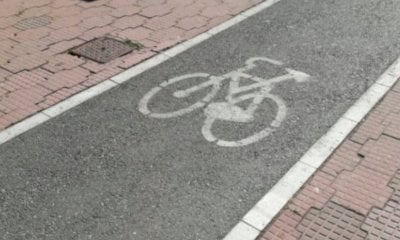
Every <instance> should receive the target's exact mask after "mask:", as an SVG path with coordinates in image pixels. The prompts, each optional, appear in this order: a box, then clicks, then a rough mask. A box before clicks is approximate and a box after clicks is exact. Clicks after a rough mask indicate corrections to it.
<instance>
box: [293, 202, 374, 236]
mask: <svg viewBox="0 0 400 240" xmlns="http://www.w3.org/2000/svg"><path fill="white" fill-rule="evenodd" d="M363 220H364V216H363V215H361V214H358V213H355V212H354V211H351V210H349V209H347V208H345V207H343V206H340V205H338V204H336V203H334V202H328V203H327V204H326V205H325V206H324V207H323V208H322V209H315V208H313V209H311V210H310V211H309V212H308V213H307V214H306V215H305V217H304V218H303V220H302V221H301V222H300V224H299V225H298V226H297V227H296V229H297V230H298V231H300V232H301V233H302V234H301V237H300V238H299V239H300V240H311V239H317V240H319V239H320V240H322V239H352V240H357V239H360V240H364V239H365V237H366V236H367V234H366V232H364V231H362V230H361V229H360V227H361V225H362V223H363Z"/></svg>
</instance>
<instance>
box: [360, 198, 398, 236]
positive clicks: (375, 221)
mask: <svg viewBox="0 0 400 240" xmlns="http://www.w3.org/2000/svg"><path fill="white" fill-rule="evenodd" d="M362 229H363V230H364V231H366V232H368V236H367V237H366V238H365V239H366V240H394V239H400V204H399V203H398V202H395V201H389V202H388V203H387V204H386V205H385V207H384V208H383V209H380V208H374V209H372V210H371V212H370V213H369V214H368V217H367V219H366V220H365V222H364V224H363V225H362Z"/></svg>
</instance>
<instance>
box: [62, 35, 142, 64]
mask: <svg viewBox="0 0 400 240" xmlns="http://www.w3.org/2000/svg"><path fill="white" fill-rule="evenodd" d="M138 48H139V46H137V47H136V46H133V45H130V44H128V43H125V42H122V41H119V40H117V39H113V38H110V37H102V38H96V39H94V40H91V41H89V42H87V43H84V44H83V45H80V46H78V47H75V48H73V49H71V50H70V51H69V52H70V54H72V55H76V56H80V57H84V58H87V59H90V60H93V61H95V62H98V63H106V62H109V61H111V60H113V59H116V58H119V57H121V56H123V55H125V54H128V53H130V52H132V51H133V50H135V49H138Z"/></svg>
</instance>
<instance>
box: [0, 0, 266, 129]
mask: <svg viewBox="0 0 400 240" xmlns="http://www.w3.org/2000/svg"><path fill="white" fill-rule="evenodd" d="M261 1H262V0H96V1H92V2H85V1H83V0H1V1H0V131H1V130H3V129H5V128H7V127H9V126H10V125H12V124H14V123H16V122H18V121H20V120H22V119H24V118H26V117H28V116H30V115H32V114H34V113H36V112H38V111H41V110H43V109H46V108H48V107H50V106H52V105H54V104H56V103H57V102H60V101H61V100H63V99H65V98H67V97H69V96H71V95H73V94H75V93H78V92H79V91H82V90H84V89H86V88H88V87H90V86H92V85H94V84H96V83H99V82H101V81H103V80H106V79H108V78H110V77H112V76H114V75H116V74H117V73H120V72H121V71H123V70H124V69H126V68H129V67H131V66H133V65H135V64H137V63H139V62H141V61H143V60H145V59H147V58H149V57H151V56H153V55H155V54H156V53H157V52H160V51H162V50H164V49H166V48H168V47H171V46H173V45H175V44H177V43H179V42H181V41H184V40H187V39H190V38H192V37H194V36H196V35H198V34H199V33H202V32H205V31H207V30H208V29H210V28H212V27H213V26H216V25H218V24H220V23H222V22H223V21H225V20H227V19H229V18H230V17H232V16H234V15H236V14H238V13H239V12H241V11H243V10H245V9H247V8H249V7H250V6H252V5H255V4H257V3H259V2H261ZM105 35H109V36H111V37H114V38H119V39H121V40H128V39H129V40H133V41H137V42H139V43H141V44H142V45H143V48H142V49H141V50H140V51H134V52H132V53H131V54H128V55H125V56H123V57H120V58H118V59H116V60H113V61H111V62H109V63H107V64H98V63H96V62H93V61H90V60H86V59H83V58H78V57H76V56H72V55H70V54H68V52H67V51H68V50H69V49H71V48H72V47H76V46H79V45H81V44H82V43H84V42H85V41H89V40H91V39H94V38H97V37H101V36H105Z"/></svg>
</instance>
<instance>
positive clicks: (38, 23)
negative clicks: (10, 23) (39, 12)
mask: <svg viewBox="0 0 400 240" xmlns="http://www.w3.org/2000/svg"><path fill="white" fill-rule="evenodd" d="M51 20H52V18H51V17H50V16H46V15H44V16H40V17H31V18H26V19H24V20H21V21H19V22H18V23H17V24H15V28H18V29H19V30H28V29H33V28H38V27H43V26H46V25H49V24H50V23H51Z"/></svg>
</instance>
